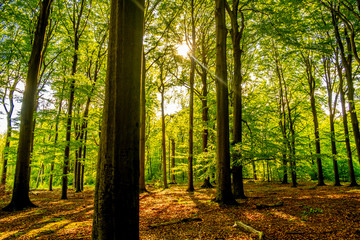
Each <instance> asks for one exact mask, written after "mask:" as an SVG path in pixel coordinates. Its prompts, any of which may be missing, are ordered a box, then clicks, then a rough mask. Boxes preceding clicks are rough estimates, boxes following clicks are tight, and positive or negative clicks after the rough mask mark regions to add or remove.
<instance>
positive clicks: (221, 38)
mask: <svg viewBox="0 0 360 240" xmlns="http://www.w3.org/2000/svg"><path fill="white" fill-rule="evenodd" d="M215 5H216V8H215V20H216V72H215V75H216V108H217V111H216V121H217V132H216V136H217V137H216V145H217V148H216V182H217V184H216V197H215V201H216V202H218V203H220V204H229V205H232V204H237V202H236V201H235V199H234V196H233V194H232V191H231V176H230V149H229V105H228V84H227V70H226V24H225V0H216V1H215Z"/></svg>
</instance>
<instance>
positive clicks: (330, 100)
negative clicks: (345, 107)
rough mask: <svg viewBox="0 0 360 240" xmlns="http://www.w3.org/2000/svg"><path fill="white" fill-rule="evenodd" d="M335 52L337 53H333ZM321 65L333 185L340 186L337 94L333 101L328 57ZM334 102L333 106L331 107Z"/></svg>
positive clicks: (324, 58)
mask: <svg viewBox="0 0 360 240" xmlns="http://www.w3.org/2000/svg"><path fill="white" fill-rule="evenodd" d="M335 54H337V53H335ZM323 66H324V73H325V82H326V89H327V93H328V108H329V121H330V142H331V152H332V162H333V169H334V179H335V184H334V185H335V186H341V184H340V176H339V168H338V163H337V150H336V139H335V123H334V118H335V109H336V103H337V95H336V97H335V101H334V102H333V91H334V85H333V82H334V80H331V66H330V59H328V58H327V57H323ZM333 104H334V107H333Z"/></svg>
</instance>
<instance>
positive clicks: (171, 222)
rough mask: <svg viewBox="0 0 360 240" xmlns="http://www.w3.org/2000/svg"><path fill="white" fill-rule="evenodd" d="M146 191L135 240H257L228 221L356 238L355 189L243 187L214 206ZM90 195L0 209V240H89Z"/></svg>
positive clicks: (203, 195)
mask: <svg viewBox="0 0 360 240" xmlns="http://www.w3.org/2000/svg"><path fill="white" fill-rule="evenodd" d="M148 189H149V190H150V192H149V193H142V194H141V195H140V239H154V240H155V239H169V240H170V239H174V240H176V239H184V240H185V239H258V236H257V235H256V234H254V233H248V232H245V231H244V230H243V229H240V228H238V227H234V223H235V222H236V221H241V222H243V223H245V224H246V225H248V226H251V227H252V228H254V229H256V230H258V231H262V232H263V233H264V235H265V238H264V239H360V188H350V187H346V186H343V187H333V186H330V185H328V186H324V187H316V186H315V184H314V183H302V184H300V185H299V187H297V188H292V187H291V186H290V185H281V184H274V183H263V182H257V183H255V182H247V183H245V193H246V195H247V196H248V199H246V200H242V199H238V202H239V206H235V207H221V206H219V205H218V204H216V203H214V202H213V201H212V199H213V198H214V196H215V189H200V188H196V191H195V192H193V193H189V192H186V186H184V185H172V186H171V187H170V188H169V189H153V188H151V187H150V186H149V187H148ZM93 194H94V190H93V188H86V189H85V191H84V192H82V193H74V192H73V191H72V190H70V191H69V194H68V195H69V199H68V200H59V199H60V195H61V194H60V190H55V191H52V192H49V191H46V190H34V191H32V192H31V194H30V198H31V200H32V201H33V203H35V204H36V205H37V206H39V207H38V208H32V209H27V210H24V211H20V212H4V211H1V210H0V239H19V240H21V239H91V225H92V214H93ZM9 201H10V192H7V193H4V192H2V193H0V209H1V208H3V207H4V206H5V205H6V204H7V203H8V202H9ZM278 203H281V204H279V205H280V206H274V207H266V205H268V206H269V205H272V204H278ZM259 204H262V205H263V206H264V207H266V208H264V209H258V208H257V207H256V205H259ZM189 220H190V221H189ZM191 220H193V221H191Z"/></svg>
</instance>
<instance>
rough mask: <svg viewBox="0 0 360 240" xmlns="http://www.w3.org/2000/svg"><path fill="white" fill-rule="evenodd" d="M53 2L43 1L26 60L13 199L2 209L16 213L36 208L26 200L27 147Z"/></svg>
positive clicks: (27, 182)
mask: <svg viewBox="0 0 360 240" xmlns="http://www.w3.org/2000/svg"><path fill="white" fill-rule="evenodd" d="M51 3H52V0H44V1H42V4H41V8H40V15H39V18H38V22H37V26H36V31H35V37H34V42H33V46H32V51H31V55H30V60H29V65H28V66H29V68H28V73H27V78H26V86H25V91H24V96H23V103H22V106H21V116H20V135H19V143H18V152H17V159H16V170H15V180H14V188H13V194H12V199H11V202H10V204H9V205H7V206H6V207H5V208H4V209H3V210H5V211H15V210H22V209H25V208H28V207H35V205H34V204H33V203H32V202H31V201H30V198H29V181H30V172H29V167H30V145H31V138H32V132H33V115H34V112H33V110H34V106H35V102H36V95H37V94H36V92H37V86H38V77H39V71H40V66H41V60H42V56H43V44H44V39H45V33H46V27H47V24H48V19H49V15H50V6H51Z"/></svg>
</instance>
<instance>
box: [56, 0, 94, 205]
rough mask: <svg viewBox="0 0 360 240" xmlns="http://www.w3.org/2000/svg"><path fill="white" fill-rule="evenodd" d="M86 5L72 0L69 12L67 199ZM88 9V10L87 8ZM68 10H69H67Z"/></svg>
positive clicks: (64, 187)
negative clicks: (69, 71) (70, 54)
mask: <svg viewBox="0 0 360 240" xmlns="http://www.w3.org/2000/svg"><path fill="white" fill-rule="evenodd" d="M86 7H89V8H91V2H90V6H88V4H87V3H86V0H81V1H80V2H77V1H76V0H74V2H73V9H72V12H73V14H71V15H70V14H69V17H70V21H71V23H72V31H73V33H72V34H73V36H69V37H70V40H71V42H72V43H73V46H74V52H73V60H72V68H71V76H72V77H71V78H70V87H69V88H70V89H69V92H70V94H69V101H68V110H67V121H66V137H65V141H66V145H65V151H64V166H63V176H62V191H61V199H67V188H68V171H69V164H70V141H71V124H72V117H73V116H72V112H73V105H74V98H75V83H76V77H75V74H76V73H77V65H78V60H79V44H80V38H81V36H82V35H83V33H84V30H85V28H86V25H87V21H88V16H89V15H87V17H86V19H85V20H84V21H85V23H83V25H81V22H82V19H83V17H84V11H85V9H86ZM89 11H90V10H89ZM69 12H70V10H69ZM67 32H68V33H69V35H70V29H67Z"/></svg>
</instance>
